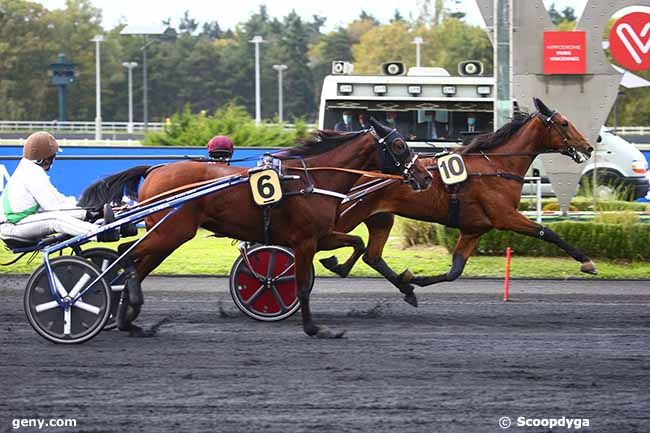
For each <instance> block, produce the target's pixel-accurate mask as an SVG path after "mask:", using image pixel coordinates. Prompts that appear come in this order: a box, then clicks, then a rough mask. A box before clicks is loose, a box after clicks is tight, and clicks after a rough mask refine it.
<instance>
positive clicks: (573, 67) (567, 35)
mask: <svg viewBox="0 0 650 433" xmlns="http://www.w3.org/2000/svg"><path fill="white" fill-rule="evenodd" d="M543 55H544V73H545V74H584V73H586V72H587V37H586V35H585V32H581V31H575V32H544V53H543Z"/></svg>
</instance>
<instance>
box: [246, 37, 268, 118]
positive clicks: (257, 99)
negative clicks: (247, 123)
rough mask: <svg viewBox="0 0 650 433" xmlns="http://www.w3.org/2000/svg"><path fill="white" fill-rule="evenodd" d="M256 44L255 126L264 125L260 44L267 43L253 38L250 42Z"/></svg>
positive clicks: (259, 38)
mask: <svg viewBox="0 0 650 433" xmlns="http://www.w3.org/2000/svg"><path fill="white" fill-rule="evenodd" d="M249 42H250V43H251V44H255V124H257V125H259V124H260V123H262V107H261V96H260V44H261V43H264V42H266V41H265V40H264V39H262V37H261V36H259V35H256V36H253V39H251V40H250V41H249Z"/></svg>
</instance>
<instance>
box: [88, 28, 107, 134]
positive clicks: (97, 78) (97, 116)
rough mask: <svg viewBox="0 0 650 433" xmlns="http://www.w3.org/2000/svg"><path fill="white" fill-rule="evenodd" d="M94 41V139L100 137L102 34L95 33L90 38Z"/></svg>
mask: <svg viewBox="0 0 650 433" xmlns="http://www.w3.org/2000/svg"><path fill="white" fill-rule="evenodd" d="M91 41H92V42H94V43H95V140H101V139H102V91H101V78H100V72H101V62H100V56H99V44H100V42H103V41H104V37H103V36H102V35H96V36H95V37H94V38H92V39H91Z"/></svg>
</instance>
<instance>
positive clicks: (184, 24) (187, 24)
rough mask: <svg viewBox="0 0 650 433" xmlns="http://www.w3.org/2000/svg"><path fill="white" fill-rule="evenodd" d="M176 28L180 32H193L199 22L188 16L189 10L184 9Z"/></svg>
mask: <svg viewBox="0 0 650 433" xmlns="http://www.w3.org/2000/svg"><path fill="white" fill-rule="evenodd" d="M178 28H179V30H180V31H181V32H186V33H194V32H195V31H196V29H198V28H199V23H198V22H197V21H196V20H195V19H194V18H190V11H185V13H184V14H183V18H181V21H180V23H179V25H178Z"/></svg>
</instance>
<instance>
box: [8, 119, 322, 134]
mask: <svg viewBox="0 0 650 433" xmlns="http://www.w3.org/2000/svg"><path fill="white" fill-rule="evenodd" d="M147 127H148V130H150V131H160V130H162V129H163V127H164V123H162V122H149V123H148V125H147ZM282 127H283V128H284V129H294V128H295V125H294V124H293V123H283V124H282ZM307 128H308V129H314V128H316V124H315V123H309V124H307ZM3 131H4V132H16V131H62V132H72V133H89V134H90V133H94V132H95V122H59V121H56V120H52V121H50V122H47V121H41V120H37V121H31V120H0V132H3ZM114 132H124V133H131V132H136V133H142V132H144V122H133V128H132V129H130V128H129V122H102V133H106V134H110V133H114Z"/></svg>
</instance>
